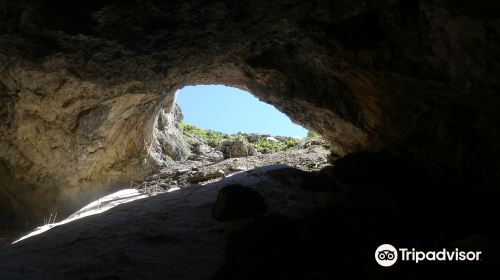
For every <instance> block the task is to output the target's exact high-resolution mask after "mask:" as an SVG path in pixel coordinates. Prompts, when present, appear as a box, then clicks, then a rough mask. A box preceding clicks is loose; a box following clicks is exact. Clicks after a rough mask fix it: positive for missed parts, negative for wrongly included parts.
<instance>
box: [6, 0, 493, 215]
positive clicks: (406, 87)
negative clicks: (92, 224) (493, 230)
mask: <svg viewBox="0 0 500 280" xmlns="http://www.w3.org/2000/svg"><path fill="white" fill-rule="evenodd" d="M498 15H500V5H499V4H498V3H497V2H496V1H494V0H490V1H487V0H484V1H475V2H474V3H469V2H467V1H437V0H420V1H419V0H408V1H396V0H377V1H361V0H356V1H352V0H351V1H346V0H334V1H292V0H288V1H287V0H280V1H260V0H258V1H254V0H253V1H230V0H229V1H209V2H207V1H196V0H190V1H164V2H161V1H153V0H147V1H132V0H127V1H113V0H109V1H72V2H71V3H70V2H65V1H43V0H20V1H15V2H14V1H0V32H1V34H0V103H1V105H2V106H1V111H0V120H1V121H0V138H1V142H0V145H1V146H0V179H1V185H0V200H1V201H8V203H6V204H4V203H2V206H0V207H2V209H0V210H2V212H4V213H15V215H16V218H14V219H13V220H15V221H17V223H26V222H27V223H35V224H36V223H37V222H36V221H35V220H36V219H39V218H40V217H41V216H43V215H48V214H49V213H50V212H54V211H58V212H61V213H67V212H68V211H70V210H71V209H75V208H76V205H79V204H82V203H84V202H86V201H87V200H88V199H90V198H91V197H94V196H95V195H97V194H99V193H102V192H105V191H107V190H109V189H110V188H111V187H113V186H118V185H120V184H126V183H127V182H129V181H131V180H140V179H141V178H143V177H144V176H145V175H146V174H148V173H151V172H153V171H154V170H155V169H156V168H158V166H160V164H161V163H159V162H161V157H160V154H162V153H160V151H161V152H172V153H173V154H172V156H173V157H176V156H181V154H182V151H181V150H182V149H177V148H172V147H168V144H167V147H164V148H161V149H160V148H158V145H160V144H162V145H163V144H165V143H171V141H170V139H175V138H176V137H177V136H175V135H176V133H175V132H168V133H163V134H162V135H163V136H161V137H160V138H161V139H157V137H155V135H156V136H158V135H159V134H158V133H157V131H156V129H157V127H158V125H160V122H159V121H158V120H162V121H161V122H162V123H163V119H164V116H163V115H161V114H160V117H158V112H160V111H161V110H163V111H162V112H169V110H166V111H165V110H164V109H162V108H172V102H173V100H174V98H173V94H174V92H175V90H176V89H178V88H181V87H182V86H184V85H193V84H204V83H222V84H226V85H231V86H236V87H239V88H242V89H247V90H249V91H251V92H252V93H253V94H255V95H256V96H257V97H259V98H260V99H261V100H263V101H265V102H268V103H270V104H273V105H274V106H276V107H277V108H278V109H279V110H281V111H283V112H284V113H286V114H287V115H288V116H290V117H291V118H292V120H293V121H295V122H297V123H300V124H301V125H303V126H305V127H306V128H309V129H312V130H315V131H317V132H319V133H320V134H321V135H323V136H324V137H325V138H326V139H327V140H328V141H329V142H330V143H331V144H332V149H333V151H334V152H335V153H337V154H339V155H344V154H346V153H349V152H352V151H356V150H362V149H368V150H374V151H375V150H386V151H388V152H390V153H392V154H396V155H398V156H401V157H404V158H407V159H409V160H411V161H414V162H416V163H417V164H419V165H420V166H423V167H426V168H428V169H432V170H434V171H435V172H437V173H445V174H453V176H454V177H455V179H457V180H460V181H469V182H473V183H474V184H480V185H490V186H491V185H495V186H498V185H499V181H500V179H499V176H498V170H499V169H500V163H499V158H500V157H499V156H500V145H499V144H498V139H500V138H499V136H500V127H499V126H498V123H499V121H500V116H499V110H498V108H499V106H498V105H499V103H500V101H499V96H498V91H499V89H500V79H498V77H500V50H499V48H500V44H499V42H500V19H499V17H498ZM162 114H163V113H162ZM167 122H168V121H167ZM168 127H172V126H168ZM174 127H175V126H174ZM167 135H168V136H167ZM162 139H163V140H162ZM173 146H175V144H174V145H173ZM2 217H3V216H2ZM9 217H10V215H9Z"/></svg>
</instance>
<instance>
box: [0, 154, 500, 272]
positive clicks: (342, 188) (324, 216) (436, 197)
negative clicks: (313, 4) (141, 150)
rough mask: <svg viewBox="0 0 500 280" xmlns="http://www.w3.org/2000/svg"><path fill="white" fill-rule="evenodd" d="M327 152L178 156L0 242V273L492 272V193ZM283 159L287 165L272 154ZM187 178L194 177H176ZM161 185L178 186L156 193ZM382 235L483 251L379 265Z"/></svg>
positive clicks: (394, 240) (401, 166)
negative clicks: (127, 196)
mask: <svg viewBox="0 0 500 280" xmlns="http://www.w3.org/2000/svg"><path fill="white" fill-rule="evenodd" d="M291 155H293V156H291ZM327 155H328V152H327V151H326V150H325V149H324V148H321V147H309V148H307V149H302V150H298V151H288V152H284V153H276V154H272V155H267V156H262V155H256V156H250V157H246V158H238V159H226V160H223V161H221V162H218V163H212V164H208V165H206V164H205V163H204V162H196V161H183V162H179V166H176V167H174V168H172V169H170V171H168V172H167V171H166V170H164V171H162V172H160V173H159V174H157V175H155V176H153V178H151V179H150V180H148V181H147V182H144V183H143V184H141V185H139V186H138V187H139V188H141V189H142V190H143V191H144V192H148V191H149V192H156V191H157V190H155V189H154V188H161V189H162V190H163V192H162V193H160V194H157V195H154V196H150V197H148V198H145V199H140V200H136V201H133V202H130V203H127V204H122V205H119V206H117V207H115V208H113V209H110V210H109V211H107V212H104V213H102V214H100V215H93V216H89V217H86V218H83V219H79V220H76V221H74V222H71V223H68V224H66V225H63V226H58V227H55V228H52V229H51V230H50V231H48V232H45V233H44V234H40V235H37V236H34V237H31V238H29V239H26V240H23V241H21V242H19V243H16V244H13V245H9V246H7V247H4V248H2V249H1V250H0V259H1V260H2V261H1V262H0V275H1V276H2V277H1V279H82V280H83V279H334V278H337V277H341V278H344V277H350V278H370V279H401V278H404V279H421V278H423V277H426V278H428V277H429V275H430V276H432V278H434V277H436V278H438V277H447V278H448V277H453V276H462V277H463V276H465V277H472V278H474V279H476V278H482V277H487V276H489V275H492V274H490V272H491V270H490V269H493V268H494V266H495V264H498V261H499V256H498V252H500V250H498V249H500V247H499V246H498V242H497V241H496V239H497V236H498V235H497V234H498V230H497V229H496V228H497V227H496V226H495V225H494V223H495V221H494V220H491V218H490V217H491V216H492V213H498V210H499V209H498V204H497V203H496V197H498V196H497V194H496V193H493V192H492V191H490V190H487V189H484V190H482V191H475V192H470V191H469V189H468V186H460V185H456V184H451V183H449V182H446V181H443V180H440V179H436V178H433V177H431V176H428V175H426V174H425V173H423V172H421V171H420V170H418V169H416V168H415V167H413V166H411V165H408V164H406V163H404V162H400V161H398V160H395V159H392V158H389V157H385V156H383V155H379V154H372V153H368V152H359V153H355V154H351V155H348V156H345V157H343V158H340V159H337V160H335V161H333V162H331V164H330V163H328V161H327V159H326V158H327ZM284 159H286V162H284V163H286V164H287V165H285V164H275V163H276V162H279V161H281V160H284ZM266 164H271V165H267V166H264V167H258V166H260V165H266ZM254 167H257V168H255V169H254ZM222 173H223V174H224V175H225V177H224V176H222ZM231 173H234V174H231ZM213 174H218V175H217V176H215V175H213ZM174 181H176V182H177V183H176V184H174V183H173V182H174ZM189 181H191V182H195V181H196V182H197V183H196V184H191V185H189V187H186V185H187V184H186V185H185V184H184V182H189ZM154 185H156V187H154ZM171 187H179V190H177V191H172V192H165V190H168V189H169V188H171ZM382 243H391V244H395V245H396V246H401V247H408V248H419V249H440V248H461V249H471V250H482V251H483V256H484V258H483V259H482V260H481V261H480V262H476V263H469V264H465V265H464V264H460V263H446V264H440V265H436V264H430V263H421V264H418V265H415V264H407V263H404V264H399V265H396V266H394V267H392V268H391V269H386V268H382V267H380V266H378V265H377V264H376V262H375V260H374V258H373V253H374V251H375V248H376V247H377V246H378V245H380V244H382ZM417 268H418V269H417Z"/></svg>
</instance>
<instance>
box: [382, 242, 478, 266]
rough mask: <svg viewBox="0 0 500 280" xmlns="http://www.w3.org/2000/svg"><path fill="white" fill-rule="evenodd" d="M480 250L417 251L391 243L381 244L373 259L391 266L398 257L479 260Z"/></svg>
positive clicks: (420, 259)
mask: <svg viewBox="0 0 500 280" xmlns="http://www.w3.org/2000/svg"><path fill="white" fill-rule="evenodd" d="M481 253H482V252H481V251H461V250H459V249H455V250H447V249H441V250H439V251H426V252H424V251H418V250H415V248H413V249H411V250H410V249H408V248H399V249H396V248H395V247H394V246H392V245H391V244H382V245H380V246H378V248H377V250H375V260H376V261H377V263H378V264H379V265H381V266H392V265H394V264H395V263H396V262H397V261H398V259H399V260H400V261H408V262H414V263H419V262H422V261H430V262H434V261H437V262H441V261H479V260H480V256H481Z"/></svg>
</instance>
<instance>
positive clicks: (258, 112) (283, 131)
mask: <svg viewBox="0 0 500 280" xmlns="http://www.w3.org/2000/svg"><path fill="white" fill-rule="evenodd" d="M177 103H178V104H179V105H180V106H181V109H182V112H183V114H184V122H185V123H188V124H193V125H196V126H198V127H201V128H204V129H211V130H215V131H220V132H223V133H230V134H231V133H236V132H246V133H250V132H255V133H262V134H270V135H274V136H276V135H282V136H300V137H303V136H306V134H307V130H306V129H304V128H303V127H301V126H299V125H296V124H294V123H292V121H290V119H289V118H288V117H287V116H286V115H285V114H283V113H281V112H280V111H278V110H277V109H276V108H274V106H271V105H269V104H267V103H264V102H261V101H259V99H257V98H256V97H254V96H253V95H251V94H250V93H248V92H246V91H243V90H240V89H237V88H232V87H227V86H223V85H199V86H187V87H184V88H182V89H181V90H180V91H179V94H178V95H177Z"/></svg>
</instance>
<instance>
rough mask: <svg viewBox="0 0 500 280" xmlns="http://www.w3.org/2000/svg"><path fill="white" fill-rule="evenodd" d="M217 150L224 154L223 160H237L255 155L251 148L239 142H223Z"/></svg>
mask: <svg viewBox="0 0 500 280" xmlns="http://www.w3.org/2000/svg"><path fill="white" fill-rule="evenodd" d="M218 149H219V150H220V151H221V152H222V153H223V154H224V158H238V157H247V156H253V155H255V153H256V151H255V149H254V148H253V147H251V146H249V145H246V144H245V143H244V142H243V141H241V140H224V141H222V142H221V143H220V145H219V147H218Z"/></svg>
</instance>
